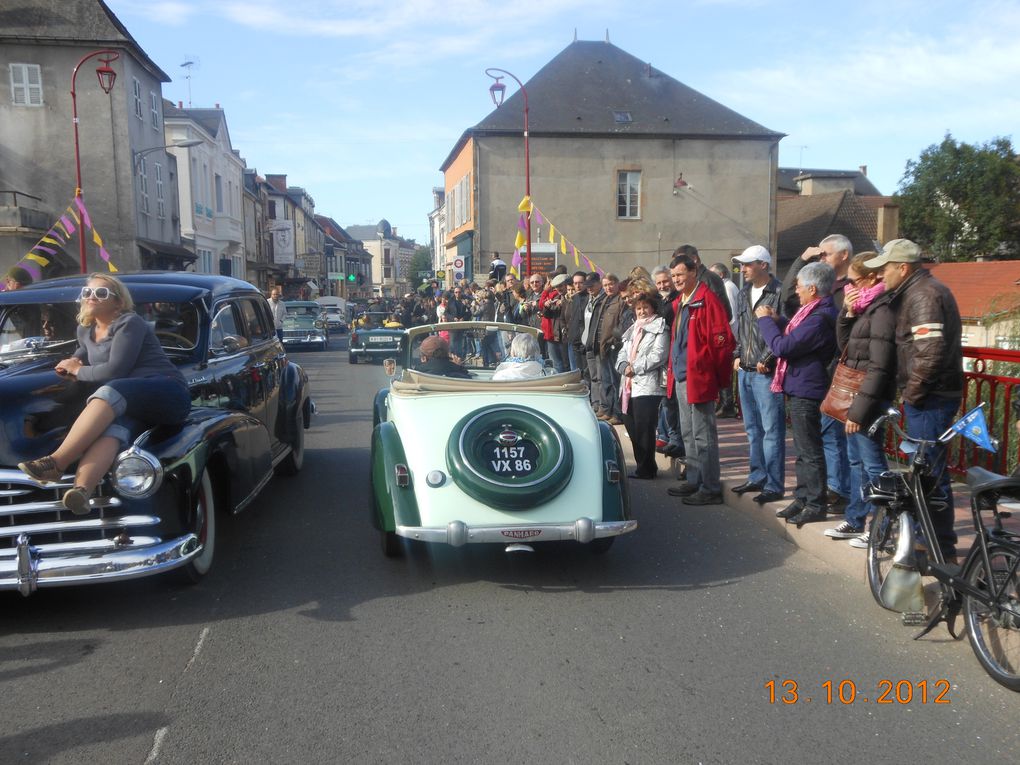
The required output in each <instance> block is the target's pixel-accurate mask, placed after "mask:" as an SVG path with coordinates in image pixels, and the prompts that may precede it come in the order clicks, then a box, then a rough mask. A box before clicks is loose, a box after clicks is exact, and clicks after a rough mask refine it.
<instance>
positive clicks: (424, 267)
mask: <svg viewBox="0 0 1020 765" xmlns="http://www.w3.org/2000/svg"><path fill="white" fill-rule="evenodd" d="M432 268H433V266H432V251H431V250H430V249H429V248H428V247H424V246H422V247H418V248H417V249H416V250H415V251H414V255H412V256H411V266H410V270H409V272H408V275H409V277H410V278H409V281H410V282H411V283H412V284H417V283H418V282H420V281H421V280H420V279H419V278H418V272H419V271H431V270H432Z"/></svg>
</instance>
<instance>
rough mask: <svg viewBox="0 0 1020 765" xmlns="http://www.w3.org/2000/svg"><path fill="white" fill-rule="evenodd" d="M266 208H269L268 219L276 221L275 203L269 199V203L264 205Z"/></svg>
mask: <svg viewBox="0 0 1020 765" xmlns="http://www.w3.org/2000/svg"><path fill="white" fill-rule="evenodd" d="M266 206H267V207H268V208H269V219H270V220H276V201H275V200H273V199H270V200H269V202H267V203H266Z"/></svg>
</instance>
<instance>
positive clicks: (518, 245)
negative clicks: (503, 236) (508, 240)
mask: <svg viewBox="0 0 1020 765" xmlns="http://www.w3.org/2000/svg"><path fill="white" fill-rule="evenodd" d="M525 244H526V240H525V238H524V234H523V233H522V232H521V231H519V230H518V232H517V238H516V239H515V240H514V249H515V250H519V249H520V248H521V247H523V246H524V245H525Z"/></svg>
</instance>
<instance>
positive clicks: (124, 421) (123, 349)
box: [18, 274, 191, 515]
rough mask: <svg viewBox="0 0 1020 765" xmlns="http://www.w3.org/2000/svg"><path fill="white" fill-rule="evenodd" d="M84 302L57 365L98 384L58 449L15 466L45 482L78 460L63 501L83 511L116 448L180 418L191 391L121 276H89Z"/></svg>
mask: <svg viewBox="0 0 1020 765" xmlns="http://www.w3.org/2000/svg"><path fill="white" fill-rule="evenodd" d="M79 304H80V309H79V311H78V325H79V326H78V330H77V334H78V350H77V351H75V353H74V355H73V356H71V357H70V358H68V359H64V360H63V361H61V362H59V363H58V364H57V366H56V368H55V369H56V372H57V374H59V375H61V376H63V377H73V378H75V379H77V380H79V381H81V382H83V383H88V384H93V385H96V386H98V387H97V389H96V391H95V392H94V393H93V394H92V395H91V396H89V399H88V401H87V402H86V404H85V408H84V409H83V410H82V413H81V414H80V415H78V418H77V419H76V420H75V421H74V424H73V425H72V426H71V429H70V431H68V434H67V436H66V437H65V438H64V440H63V442H61V444H60V446H58V447H57V449H56V451H54V452H53V453H52V454H50V455H47V456H45V457H40V458H39V459H36V460H32V461H30V462H22V463H21V464H19V465H18V467H19V468H21V470H22V471H23V472H25V473H26V474H27V475H29V476H30V477H31V478H33V479H35V480H36V481H38V482H39V483H42V484H45V483H51V482H54V481H59V480H60V479H61V477H62V476H63V474H64V471H65V470H67V468H68V467H69V466H70V465H72V464H73V463H75V462H77V463H78V469H77V472H76V473H75V477H74V486H73V488H71V489H68V490H67V492H65V493H64V497H63V505H64V507H65V508H67V509H68V510H70V511H71V512H72V513H74V514H75V515H85V514H87V513H88V512H89V509H90V508H89V499H90V498H91V496H92V493H93V492H94V491H95V489H96V486H98V485H99V482H100V481H101V480H102V478H103V476H104V475H106V471H107V470H109V469H110V466H111V465H112V464H113V460H114V459H115V458H116V456H117V453H118V452H119V451H120V450H121V449H122V448H124V447H125V446H127V445H128V444H129V443H130V442H131V441H132V440H133V439H134V438H135V437H136V436H137V435H138V434H139V433H140V432H142V430H144V429H145V428H148V427H151V426H153V425H172V424H176V423H179V422H183V421H184V419H185V418H186V417H187V416H188V412H190V411H191V394H190V392H189V391H188V386H187V383H186V382H185V380H184V376H183V375H182V374H181V372H180V370H179V369H177V367H176V366H174V364H173V363H172V362H171V361H170V359H169V358H167V355H166V353H165V352H164V351H163V348H162V346H161V345H160V344H159V340H158V339H157V338H156V335H155V333H154V332H153V330H152V328H151V327H150V326H149V324H148V323H147V322H146V321H145V320H144V319H143V318H142V317H141V316H139V315H138V314H136V313H135V312H134V302H133V301H132V299H131V293H129V292H128V290H127V287H125V286H124V284H123V283H122V282H121V281H120V280H119V279H117V278H116V277H113V276H110V275H109V274H92V275H91V276H90V277H89V279H88V282H87V284H86V286H85V287H83V288H82V290H81V296H80V297H79Z"/></svg>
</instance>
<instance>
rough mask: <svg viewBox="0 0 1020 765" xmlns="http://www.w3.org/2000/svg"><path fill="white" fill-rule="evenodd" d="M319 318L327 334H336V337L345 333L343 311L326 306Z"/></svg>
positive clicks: (345, 321) (345, 326) (345, 323)
mask: <svg viewBox="0 0 1020 765" xmlns="http://www.w3.org/2000/svg"><path fill="white" fill-rule="evenodd" d="M320 318H321V319H322V321H323V322H324V323H325V325H326V329H327V330H328V331H329V332H331V333H332V332H336V333H337V334H338V335H342V334H345V333H346V332H347V320H346V319H345V318H344V315H343V311H342V310H341V309H340V308H338V307H336V306H326V308H325V309H324V310H323V312H322V314H321V316H320Z"/></svg>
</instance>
